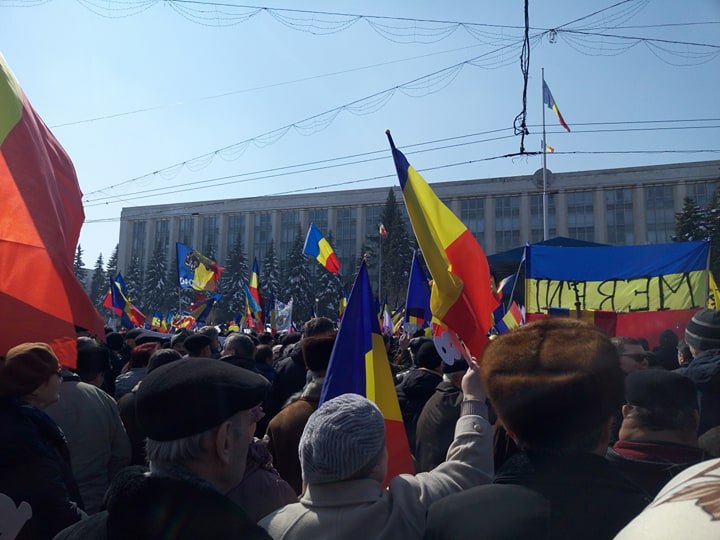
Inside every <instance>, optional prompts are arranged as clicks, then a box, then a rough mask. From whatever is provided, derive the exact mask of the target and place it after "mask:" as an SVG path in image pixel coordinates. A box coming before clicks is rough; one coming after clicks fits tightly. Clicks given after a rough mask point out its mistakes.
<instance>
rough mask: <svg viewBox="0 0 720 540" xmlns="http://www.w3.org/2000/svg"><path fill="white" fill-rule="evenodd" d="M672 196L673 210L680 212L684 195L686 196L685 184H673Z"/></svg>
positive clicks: (683, 202)
mask: <svg viewBox="0 0 720 540" xmlns="http://www.w3.org/2000/svg"><path fill="white" fill-rule="evenodd" d="M673 190H674V192H673V196H674V197H675V211H676V212H682V209H683V204H685V197H687V184H686V183H685V182H683V183H682V184H675V186H674V187H673Z"/></svg>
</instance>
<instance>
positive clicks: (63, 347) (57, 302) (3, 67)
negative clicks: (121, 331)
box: [0, 55, 105, 367]
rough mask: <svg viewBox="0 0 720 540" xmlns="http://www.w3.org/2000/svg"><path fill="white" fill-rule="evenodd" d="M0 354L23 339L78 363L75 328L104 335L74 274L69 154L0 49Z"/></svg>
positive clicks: (75, 190)
mask: <svg viewBox="0 0 720 540" xmlns="http://www.w3.org/2000/svg"><path fill="white" fill-rule="evenodd" d="M0 200H2V212H0V261H3V263H5V266H4V269H3V271H2V272H0V310H1V311H2V313H4V314H5V316H4V317H3V326H2V332H0V355H4V354H5V353H6V352H7V351H8V349H10V348H12V347H14V346H15V345H19V344H20V343H25V342H35V341H42V342H45V343H47V344H48V345H50V347H51V348H52V349H53V351H54V352H55V354H56V355H57V356H58V358H59V359H60V362H61V363H62V364H63V365H65V366H68V367H75V365H76V363H77V345H76V336H77V334H76V329H75V327H76V326H79V327H82V328H85V329H87V330H88V331H89V332H90V333H91V334H94V335H97V336H98V337H99V338H101V339H103V338H104V336H105V332H104V331H103V320H102V318H101V317H100V314H99V313H98V312H97V311H96V310H95V307H94V306H93V303H92V301H91V300H90V298H88V295H87V293H86V292H85V290H84V289H83V287H82V285H81V284H80V282H79V281H78V280H77V278H76V277H75V275H74V273H73V256H74V255H75V248H76V246H77V243H78V239H79V237H80V228H81V226H82V223H83V221H84V220H85V213H84V211H83V206H82V193H81V192H80V186H79V184H78V180H77V176H76V174H75V168H74V167H73V164H72V161H71V160H70V157H69V156H68V155H67V154H66V153H65V150H64V149H63V148H62V146H60V143H59V142H58V141H57V139H55V137H54V136H53V134H52V133H51V132H50V130H49V129H48V127H47V126H46V125H45V123H44V122H43V121H42V119H41V118H40V116H39V115H38V114H37V113H36V112H35V110H34V109H33V107H32V105H30V102H29V101H28V99H27V96H25V93H24V92H23V91H22V89H21V88H20V84H19V83H18V81H17V80H16V79H15V76H14V75H13V73H12V71H11V70H10V67H9V66H8V64H7V62H6V61H5V58H4V57H3V56H2V55H0Z"/></svg>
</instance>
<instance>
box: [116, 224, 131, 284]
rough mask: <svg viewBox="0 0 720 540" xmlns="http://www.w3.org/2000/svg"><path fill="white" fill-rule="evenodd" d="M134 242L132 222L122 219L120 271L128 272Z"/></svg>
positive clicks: (119, 254) (119, 255)
mask: <svg viewBox="0 0 720 540" xmlns="http://www.w3.org/2000/svg"><path fill="white" fill-rule="evenodd" d="M131 242H132V222H130V221H127V220H121V221H120V241H119V242H118V271H119V272H121V273H123V274H124V273H127V269H128V266H129V263H130V246H131V245H132V244H131Z"/></svg>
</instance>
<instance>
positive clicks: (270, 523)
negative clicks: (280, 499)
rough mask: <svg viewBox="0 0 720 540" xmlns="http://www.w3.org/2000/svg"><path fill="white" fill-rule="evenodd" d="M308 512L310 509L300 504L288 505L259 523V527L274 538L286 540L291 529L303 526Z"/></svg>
mask: <svg viewBox="0 0 720 540" xmlns="http://www.w3.org/2000/svg"><path fill="white" fill-rule="evenodd" d="M308 512H309V510H308V508H306V507H305V505H303V504H302V503H300V502H297V503H292V504H288V505H286V506H283V507H282V508H279V509H278V510H275V511H274V512H273V513H272V514H268V515H267V516H265V517H264V518H262V519H261V520H260V521H258V525H260V526H261V527H262V528H263V529H265V530H266V531H267V532H268V534H270V536H271V537H272V538H275V539H277V538H284V537H285V535H286V534H288V532H290V531H291V529H293V528H295V527H298V526H301V525H302V521H303V519H302V518H303V517H304V516H305V515H307V514H308Z"/></svg>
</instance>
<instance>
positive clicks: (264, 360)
mask: <svg viewBox="0 0 720 540" xmlns="http://www.w3.org/2000/svg"><path fill="white" fill-rule="evenodd" d="M272 360H273V351H272V348H271V347H270V346H269V345H258V346H257V349H255V362H256V363H258V364H271V363H272Z"/></svg>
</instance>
